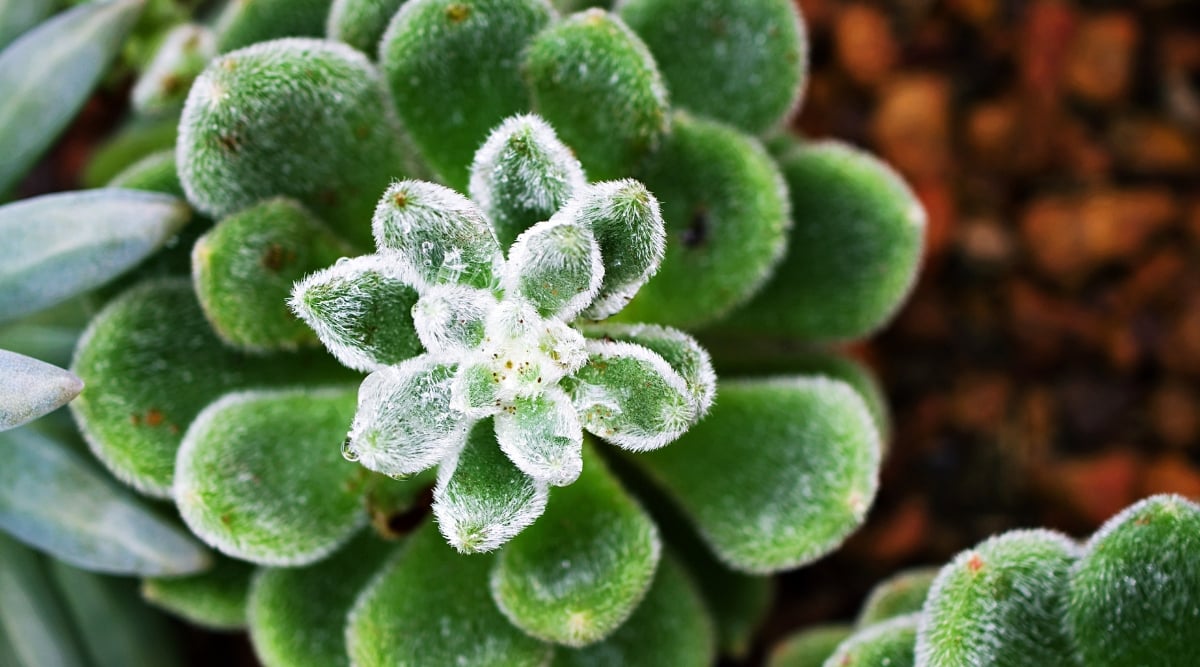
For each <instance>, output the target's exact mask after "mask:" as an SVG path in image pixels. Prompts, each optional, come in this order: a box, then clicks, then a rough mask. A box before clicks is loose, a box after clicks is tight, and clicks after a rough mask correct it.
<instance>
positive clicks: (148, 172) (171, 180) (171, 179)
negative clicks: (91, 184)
mask: <svg viewBox="0 0 1200 667" xmlns="http://www.w3.org/2000/svg"><path fill="white" fill-rule="evenodd" d="M107 187H110V188H124V189H127V190H145V191H146V192H161V193H163V194H168V195H172V196H175V197H179V198H180V199H183V197H184V193H183V184H182V183H180V182H179V171H178V170H177V169H175V151H174V150H173V149H167V150H162V151H158V152H157V153H151V154H149V155H147V156H145V157H143V158H142V159H140V160H138V161H137V162H134V163H133V164H131V165H129V166H128V167H126V168H125V169H123V170H121V172H120V173H118V174H117V175H116V176H113V178H112V180H111V181H109V182H108V185H107Z"/></svg>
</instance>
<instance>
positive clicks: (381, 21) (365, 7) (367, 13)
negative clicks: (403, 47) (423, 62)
mask: <svg viewBox="0 0 1200 667" xmlns="http://www.w3.org/2000/svg"><path fill="white" fill-rule="evenodd" d="M404 1H405V0H333V5H332V6H331V7H330V8H329V17H328V18H327V19H326V20H325V36H326V37H328V38H329V39H336V40H338V41H339V42H345V43H347V44H349V45H350V46H353V47H354V48H356V49H358V50H359V51H362V52H363V53H365V54H367V55H368V56H371V58H375V57H376V56H377V55H378V51H379V40H380V39H382V38H383V33H384V31H385V30H387V27H388V23H390V22H391V20H392V17H393V16H395V15H396V12H397V11H398V10H399V9H400V5H402V4H404Z"/></svg>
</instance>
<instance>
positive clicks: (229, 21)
mask: <svg viewBox="0 0 1200 667" xmlns="http://www.w3.org/2000/svg"><path fill="white" fill-rule="evenodd" d="M330 3H331V0H252V1H251V0H234V2H230V3H228V4H226V5H225V10H224V11H223V12H221V16H220V17H218V18H217V28H216V31H217V35H218V43H219V46H220V50H221V52H222V53H224V52H226V51H232V50H234V49H240V48H241V47H243V46H249V45H251V44H257V43H259V42H266V41H268V40H274V39H279V38H280V37H319V36H321V35H322V34H323V32H324V30H325V17H326V16H328V15H329V5H330Z"/></svg>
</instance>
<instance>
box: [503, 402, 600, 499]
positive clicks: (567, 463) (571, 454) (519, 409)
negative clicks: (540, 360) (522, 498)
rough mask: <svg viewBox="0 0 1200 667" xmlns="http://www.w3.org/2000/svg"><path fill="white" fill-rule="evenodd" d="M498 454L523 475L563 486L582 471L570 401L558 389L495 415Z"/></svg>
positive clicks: (579, 434)
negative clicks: (506, 458) (498, 445)
mask: <svg viewBox="0 0 1200 667" xmlns="http://www.w3.org/2000/svg"><path fill="white" fill-rule="evenodd" d="M495 423H496V441H497V442H498V443H499V444H500V450H501V451H503V452H504V453H505V455H507V456H508V458H509V459H510V460H511V461H512V462H513V463H515V464H516V465H517V467H518V468H520V469H521V472H524V473H525V474H526V475H529V476H530V477H532V478H534V479H536V480H538V481H540V482H545V483H547V484H553V485H555V486H565V485H567V484H571V483H572V482H574V481H575V479H576V478H578V477H579V472H580V470H582V468H583V428H582V427H581V426H580V425H579V417H578V416H577V415H576V414H575V406H574V405H572V404H571V398H570V397H569V396H567V394H566V392H564V391H563V390H562V389H559V388H558V387H549V388H547V389H546V391H545V392H543V393H542V394H541V395H540V396H535V397H531V398H517V399H515V400H513V401H512V402H511V403H509V404H508V405H506V406H505V408H504V410H502V411H501V412H499V413H498V414H497V415H496V422H495Z"/></svg>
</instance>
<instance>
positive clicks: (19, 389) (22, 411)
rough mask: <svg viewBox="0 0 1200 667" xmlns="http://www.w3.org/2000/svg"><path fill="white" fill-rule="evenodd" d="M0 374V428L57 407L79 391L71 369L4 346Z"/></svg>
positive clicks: (81, 387) (7, 427)
mask: <svg viewBox="0 0 1200 667" xmlns="http://www.w3.org/2000/svg"><path fill="white" fill-rule="evenodd" d="M0 377H3V378H4V384H3V385H0V431H6V430H8V429H10V428H16V427H18V426H20V425H22V424H25V423H27V422H30V421H33V420H34V419H37V418H38V417H41V416H42V415H44V414H46V413H48V412H52V411H54V410H57V409H58V408H60V407H62V406H64V405H66V404H67V402H68V401H70V400H71V399H73V398H75V397H76V396H78V395H79V392H81V391H83V382H82V381H81V380H80V379H79V378H78V377H76V376H75V374H74V373H71V372H70V371H65V370H63V369H61V368H59V367H57V366H51V365H50V364H47V363H45V362H41V361H38V360H37V359H33V358H31V357H27V356H25V355H23V354H17V353H16V352H9V351H7V350H0Z"/></svg>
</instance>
